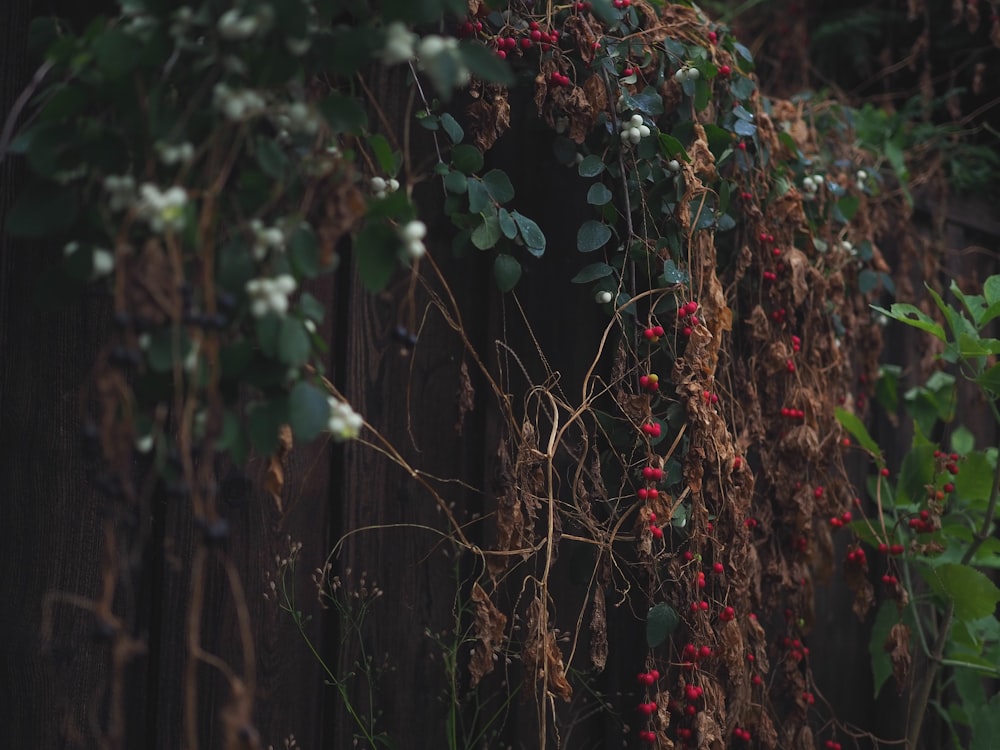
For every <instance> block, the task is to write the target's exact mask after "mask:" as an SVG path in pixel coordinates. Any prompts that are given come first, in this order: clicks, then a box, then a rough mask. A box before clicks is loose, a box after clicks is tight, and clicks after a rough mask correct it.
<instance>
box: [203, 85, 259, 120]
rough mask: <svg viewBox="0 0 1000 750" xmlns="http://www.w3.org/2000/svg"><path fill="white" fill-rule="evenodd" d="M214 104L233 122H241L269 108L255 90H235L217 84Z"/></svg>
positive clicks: (213, 95)
mask: <svg viewBox="0 0 1000 750" xmlns="http://www.w3.org/2000/svg"><path fill="white" fill-rule="evenodd" d="M212 102H213V104H215V107H216V108H217V109H219V110H220V111H221V112H222V114H224V115H225V116H226V117H228V118H229V119H230V120H232V121H233V122H241V121H243V120H248V119H250V118H251V117H254V116H256V115H259V114H260V113H261V112H263V111H264V110H265V109H266V108H267V102H265V101H264V97H262V96H261V95H260V94H258V93H257V92H256V91H254V90H253V89H238V90H235V91H234V90H233V89H231V88H229V86H227V85H226V84H225V83H217V84H215V88H214V89H213V90H212Z"/></svg>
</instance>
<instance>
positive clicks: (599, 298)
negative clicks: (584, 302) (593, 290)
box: [594, 291, 614, 305]
mask: <svg viewBox="0 0 1000 750" xmlns="http://www.w3.org/2000/svg"><path fill="white" fill-rule="evenodd" d="M612 299H614V295H613V294H611V292H607V291H604V292H598V293H597V294H595V295H594V302H596V303H597V304H599V305H606V304H608V303H609V302H610V301H611V300H612Z"/></svg>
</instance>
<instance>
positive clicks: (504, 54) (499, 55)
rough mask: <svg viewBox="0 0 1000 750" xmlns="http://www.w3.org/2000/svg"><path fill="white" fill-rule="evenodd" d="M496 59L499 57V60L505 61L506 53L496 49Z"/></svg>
mask: <svg viewBox="0 0 1000 750" xmlns="http://www.w3.org/2000/svg"><path fill="white" fill-rule="evenodd" d="M497 57H499V58H500V59H501V60H506V59H507V53H506V52H504V51H503V50H502V49H498V50H497Z"/></svg>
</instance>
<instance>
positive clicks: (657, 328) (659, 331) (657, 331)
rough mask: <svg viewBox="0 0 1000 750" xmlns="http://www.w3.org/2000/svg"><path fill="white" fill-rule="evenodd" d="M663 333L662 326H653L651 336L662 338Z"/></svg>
mask: <svg viewBox="0 0 1000 750" xmlns="http://www.w3.org/2000/svg"><path fill="white" fill-rule="evenodd" d="M663 333H664V331H663V326H653V334H654V335H656V336H662V335H663Z"/></svg>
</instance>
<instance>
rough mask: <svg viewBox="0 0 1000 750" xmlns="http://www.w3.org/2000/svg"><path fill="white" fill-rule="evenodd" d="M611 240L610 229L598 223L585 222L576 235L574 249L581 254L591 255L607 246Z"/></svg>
mask: <svg viewBox="0 0 1000 750" xmlns="http://www.w3.org/2000/svg"><path fill="white" fill-rule="evenodd" d="M610 239H611V227H609V226H608V225H607V224H602V223H601V222H599V221H594V220H593V219H591V220H590V221H585V222H584V223H583V226H581V227H580V230H579V231H578V232H577V233H576V249H577V250H579V251H580V252H581V253H591V252H593V251H594V250H599V249H600V248H602V247H604V246H605V245H606V244H608V240H610Z"/></svg>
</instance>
